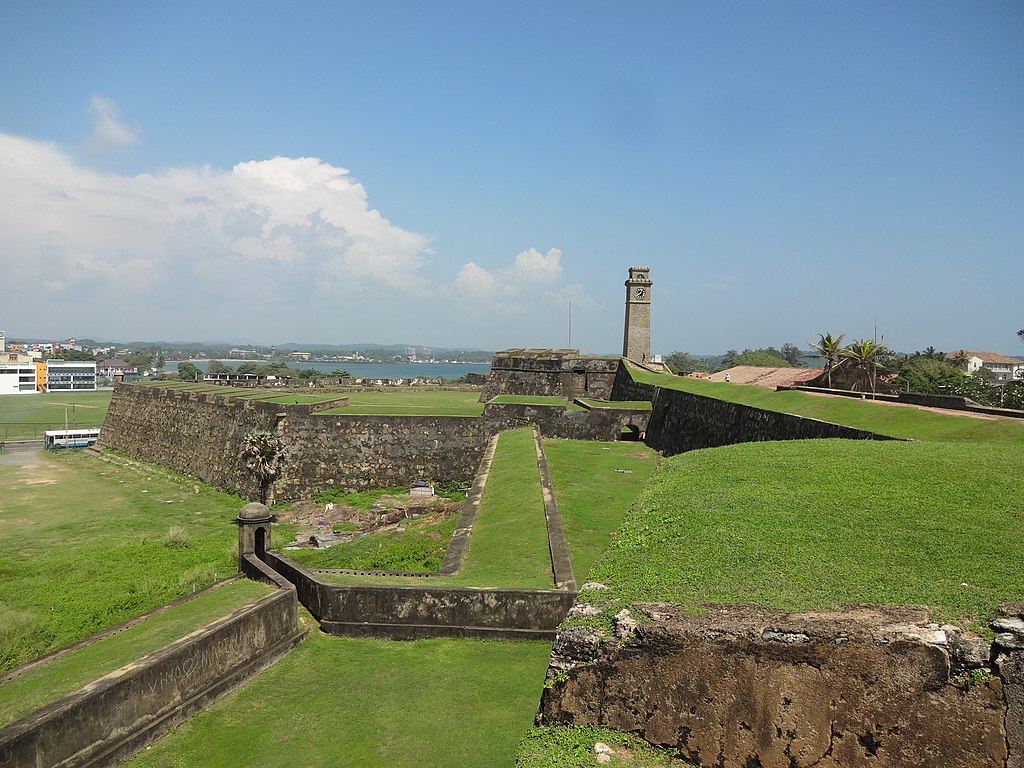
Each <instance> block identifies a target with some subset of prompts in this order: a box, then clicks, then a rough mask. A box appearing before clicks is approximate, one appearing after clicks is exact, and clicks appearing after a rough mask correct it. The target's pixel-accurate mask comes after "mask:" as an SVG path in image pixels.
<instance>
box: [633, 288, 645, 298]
mask: <svg viewBox="0 0 1024 768" xmlns="http://www.w3.org/2000/svg"><path fill="white" fill-rule="evenodd" d="M633 295H634V296H636V297H637V298H638V299H642V298H643V297H644V296H646V295H647V291H646V290H644V289H643V288H637V289H636V290H635V291H634V292H633Z"/></svg>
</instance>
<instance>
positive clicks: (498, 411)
mask: <svg viewBox="0 0 1024 768" xmlns="http://www.w3.org/2000/svg"><path fill="white" fill-rule="evenodd" d="M650 416H651V412H650V411H640V410H633V409H628V408H614V407H613V408H591V409H589V410H585V411H578V410H569V409H568V408H566V407H565V406H562V405H528V404H523V403H488V404H487V405H486V406H485V408H484V418H486V419H491V420H494V421H496V422H498V423H511V422H515V421H520V422H529V423H531V424H536V425H537V426H538V427H540V431H541V434H543V435H544V437H558V438H562V439H566V440H618V439H619V438H620V436H621V432H622V429H623V427H627V426H628V427H634V428H635V429H636V430H637V432H638V433H642V432H643V431H644V430H646V429H647V422H648V420H649V419H650Z"/></svg>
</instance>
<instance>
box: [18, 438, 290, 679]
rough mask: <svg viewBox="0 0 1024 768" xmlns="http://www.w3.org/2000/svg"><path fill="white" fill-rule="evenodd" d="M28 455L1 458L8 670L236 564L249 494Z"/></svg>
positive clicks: (126, 464)
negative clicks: (239, 520)
mask: <svg viewBox="0 0 1024 768" xmlns="http://www.w3.org/2000/svg"><path fill="white" fill-rule="evenodd" d="M9 458H10V457H8V459H9ZM27 460H28V461H35V462H37V463H36V464H35V465H29V466H22V465H21V463H22V462H23V461H25V460H24V459H20V460H19V463H18V464H13V465H12V464H9V463H5V462H4V463H0V670H2V669H8V668H10V667H14V666H17V665H18V664H21V663H24V662H26V661H29V660H31V659H33V658H35V657H37V656H41V655H43V654H45V653H48V652H50V651H53V650H56V649H57V648H61V647H63V646H65V645H69V644H71V643H73V642H76V641H78V640H80V639H82V638H83V637H87V636H88V635H91V634H93V633H95V632H98V631H99V630H101V629H105V628H107V627H109V626H112V625H114V624H117V623H119V622H122V621H125V620H126V619H128V618H130V617H132V616H135V615H137V614H139V613H143V612H145V611H148V610H151V609H152V608H155V607H156V606H158V605H162V604H163V603H166V602H168V601H170V600H172V599H174V598H176V597H180V596H182V595H184V594H187V593H188V592H191V591H193V590H195V589H198V588H202V587H205V586H208V585H209V584H212V583H213V582H214V581H216V580H218V579H220V578H224V577H225V576H228V575H230V574H233V573H235V571H236V570H237V563H236V561H235V557H236V556H235V546H236V542H237V535H238V534H237V529H236V528H235V526H234V525H233V524H232V521H233V520H234V518H235V517H236V516H237V514H238V510H239V509H241V507H242V505H243V504H244V503H245V502H244V500H243V499H240V498H238V497H236V496H232V495H229V494H226V493H220V492H217V491H214V490H212V489H210V488H209V487H207V486H204V485H202V484H201V483H198V482H197V481H193V480H188V479H186V478H183V477H181V476H179V475H175V474H173V473H171V472H168V471H166V470H162V469H159V468H156V467H153V466H151V465H145V464H142V463H140V462H134V461H126V460H123V459H118V458H116V457H111V458H108V459H104V458H100V457H97V456H95V455H93V454H90V453H84V452H83V453H80V452H61V453H50V452H42V451H41V452H39V453H38V454H29V457H28V459H27ZM275 535H276V534H275Z"/></svg>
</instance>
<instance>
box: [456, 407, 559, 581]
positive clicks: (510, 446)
mask: <svg viewBox="0 0 1024 768" xmlns="http://www.w3.org/2000/svg"><path fill="white" fill-rule="evenodd" d="M454 581H455V583H458V584H463V585H465V586H468V585H473V586H482V587H524V588H535V589H553V588H554V586H555V585H554V575H553V573H552V571H551V553H550V550H549V548H548V533H547V523H546V521H545V517H544V499H543V497H542V496H541V491H540V471H539V470H538V468H537V449H536V445H535V443H534V440H533V430H532V429H530V428H528V427H523V428H520V429H514V430H510V431H508V432H502V433H501V436H500V437H499V438H498V447H497V450H496V451H495V453H494V460H493V461H492V462H491V470H490V474H489V475H488V477H487V487H486V488H485V489H484V495H483V498H482V499H481V500H480V511H479V512H478V514H477V518H476V523H475V524H474V525H473V533H472V535H471V536H470V537H469V551H468V552H467V554H466V564H465V566H464V567H463V569H462V572H461V573H460V574H459V576H457V577H455V580H454Z"/></svg>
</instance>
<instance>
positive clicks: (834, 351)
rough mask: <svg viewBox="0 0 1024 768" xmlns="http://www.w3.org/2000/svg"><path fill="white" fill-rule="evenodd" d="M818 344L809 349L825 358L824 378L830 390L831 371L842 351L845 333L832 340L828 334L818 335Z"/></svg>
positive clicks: (812, 344)
mask: <svg viewBox="0 0 1024 768" xmlns="http://www.w3.org/2000/svg"><path fill="white" fill-rule="evenodd" d="M818 336H819V337H820V338H819V339H818V343H817V344H814V343H813V342H809V343H810V344H811V349H813V350H815V351H816V352H817V353H818V354H819V355H821V356H822V357H824V358H825V361H826V362H825V377H826V378H827V380H828V388H829V389H832V369H833V368H834V367H835V365H836V362H837V361H838V360H839V358H840V356H841V354H842V351H843V339H845V338H846V334H845V333H840V334H839V335H838V336H836V337H835V338H833V336H832V334H831V332H830V333H819V334H818Z"/></svg>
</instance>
